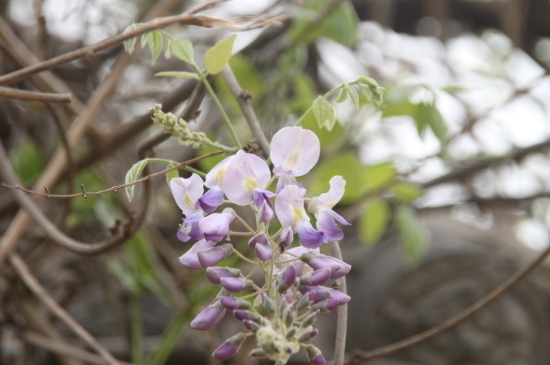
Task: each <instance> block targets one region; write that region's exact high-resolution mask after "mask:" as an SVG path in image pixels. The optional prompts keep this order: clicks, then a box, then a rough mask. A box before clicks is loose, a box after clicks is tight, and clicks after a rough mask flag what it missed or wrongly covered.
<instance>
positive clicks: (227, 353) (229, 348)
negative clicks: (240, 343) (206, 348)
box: [212, 342, 239, 360]
mask: <svg viewBox="0 0 550 365" xmlns="http://www.w3.org/2000/svg"><path fill="white" fill-rule="evenodd" d="M238 350H239V349H238V348H237V346H235V345H234V344H232V343H229V342H224V343H222V344H221V345H220V346H219V347H218V348H217V349H216V350H215V351H214V352H213V353H212V356H214V357H215V358H216V359H219V360H225V359H229V358H230V357H233V356H235V354H236V353H237V351H238Z"/></svg>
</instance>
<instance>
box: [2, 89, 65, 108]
mask: <svg viewBox="0 0 550 365" xmlns="http://www.w3.org/2000/svg"><path fill="white" fill-rule="evenodd" d="M0 98H8V99H15V100H23V101H38V102H41V103H53V104H65V103H72V102H73V101H74V95H73V94H71V93H66V94H51V93H41V92H36V91H26V90H18V89H13V88H11V87H5V86H0Z"/></svg>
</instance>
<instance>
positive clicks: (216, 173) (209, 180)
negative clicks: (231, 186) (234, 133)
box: [204, 151, 244, 189]
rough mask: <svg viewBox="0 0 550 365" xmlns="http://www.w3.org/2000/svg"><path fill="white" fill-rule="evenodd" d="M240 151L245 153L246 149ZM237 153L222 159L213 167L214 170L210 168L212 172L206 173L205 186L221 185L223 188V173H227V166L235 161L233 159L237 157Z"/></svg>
mask: <svg viewBox="0 0 550 365" xmlns="http://www.w3.org/2000/svg"><path fill="white" fill-rule="evenodd" d="M239 152H243V153H244V151H239ZM238 154H239V153H237V155H238ZM237 155H232V156H229V157H226V158H224V159H223V160H221V161H220V162H219V163H218V164H217V165H216V166H214V168H212V170H210V172H209V173H208V174H206V178H205V182H204V186H206V187H207V188H213V187H214V186H219V187H220V188H222V189H223V175H224V174H225V171H226V169H227V167H228V166H229V165H230V164H231V162H232V161H233V159H235V156H237Z"/></svg>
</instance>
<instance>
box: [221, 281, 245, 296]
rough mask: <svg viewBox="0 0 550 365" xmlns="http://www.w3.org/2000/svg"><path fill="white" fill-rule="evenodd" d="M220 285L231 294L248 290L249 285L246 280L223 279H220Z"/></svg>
mask: <svg viewBox="0 0 550 365" xmlns="http://www.w3.org/2000/svg"><path fill="white" fill-rule="evenodd" d="M220 283H221V285H222V286H223V287H224V288H225V289H226V290H228V291H230V292H231V293H240V292H242V291H243V290H246V289H249V288H250V287H251V284H250V282H249V281H248V280H243V279H239V278H232V277H224V278H221V279H220Z"/></svg>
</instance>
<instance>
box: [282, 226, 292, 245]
mask: <svg viewBox="0 0 550 365" xmlns="http://www.w3.org/2000/svg"><path fill="white" fill-rule="evenodd" d="M292 241H294V232H292V227H286V228H284V229H283V231H282V232H281V243H282V244H283V246H284V247H288V246H290V245H291V244H292Z"/></svg>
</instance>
